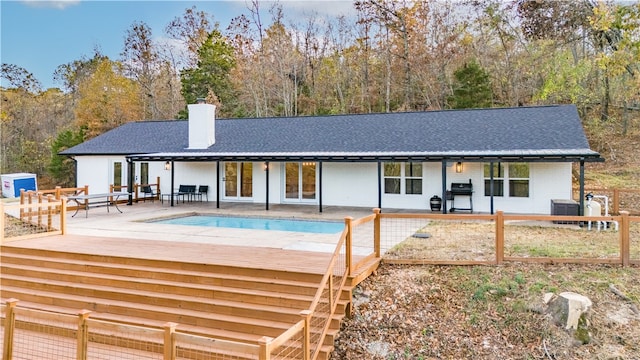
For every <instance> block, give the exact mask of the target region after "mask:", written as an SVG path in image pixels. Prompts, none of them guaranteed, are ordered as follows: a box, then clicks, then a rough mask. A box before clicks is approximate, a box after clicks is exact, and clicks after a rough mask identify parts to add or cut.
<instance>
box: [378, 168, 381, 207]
mask: <svg viewBox="0 0 640 360" xmlns="http://www.w3.org/2000/svg"><path fill="white" fill-rule="evenodd" d="M378 209H382V162H381V161H380V160H378Z"/></svg>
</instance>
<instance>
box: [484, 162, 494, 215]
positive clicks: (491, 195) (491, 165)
mask: <svg viewBox="0 0 640 360" xmlns="http://www.w3.org/2000/svg"><path fill="white" fill-rule="evenodd" d="M493 164H494V162H493V161H490V162H489V173H490V175H489V176H490V180H489V185H490V186H489V187H490V189H489V196H490V198H489V200H490V202H491V215H493ZM483 166H484V165H483Z"/></svg>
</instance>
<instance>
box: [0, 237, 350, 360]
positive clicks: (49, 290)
mask: <svg viewBox="0 0 640 360" xmlns="http://www.w3.org/2000/svg"><path fill="white" fill-rule="evenodd" d="M0 250H1V255H0V274H1V277H0V281H1V283H0V285H1V287H0V297H1V298H2V299H8V298H16V299H18V300H19V303H18V306H20V307H29V308H37V309H43V310H51V311H55V312H62V313H69V314H74V315H75V314H77V313H78V311H79V310H82V309H86V310H90V311H92V314H91V318H94V319H106V320H113V321H118V322H123V323H130V324H138V325H144V326H152V327H160V326H162V325H163V324H164V323H166V322H175V323H178V324H179V325H178V327H177V330H179V331H182V332H188V333H192V334H197V335H202V336H207V337H214V338H218V339H225V340H231V341H236V342H243V343H251V344H256V343H257V342H258V340H259V339H260V338H262V337H263V336H268V337H277V336H278V335H280V334H282V333H283V332H284V331H285V330H286V329H288V328H290V327H291V326H292V325H293V324H295V323H296V322H298V321H299V320H300V319H301V316H300V311H302V310H305V309H308V308H309V306H310V304H311V302H312V300H313V297H314V295H315V294H316V291H317V287H318V286H319V283H320V281H321V279H322V275H319V274H313V273H305V272H303V271H299V270H298V271H283V270H267V269H256V268H249V267H243V266H238V267H233V266H222V265H215V264H202V263H195V262H193V263H191V262H180V261H166V260H148V259H136V258H128V257H114V256H108V257H106V256H102V255H92V254H81V253H73V252H65V251H52V250H36V249H26V248H20V247H6V246H2V248H1V249H0ZM344 293H345V296H343V298H344V300H343V301H342V302H341V303H340V304H339V306H338V310H337V313H336V316H335V317H334V318H333V319H332V321H331V331H330V333H329V334H328V336H327V337H326V338H325V339H324V346H323V351H322V353H321V354H320V357H319V358H320V359H328V358H329V356H330V353H331V351H332V346H333V340H334V337H335V335H336V334H337V332H338V330H339V328H340V321H341V319H342V317H343V316H344V315H345V312H346V311H347V309H348V303H349V301H350V298H349V294H350V292H349V291H345V292H344Z"/></svg>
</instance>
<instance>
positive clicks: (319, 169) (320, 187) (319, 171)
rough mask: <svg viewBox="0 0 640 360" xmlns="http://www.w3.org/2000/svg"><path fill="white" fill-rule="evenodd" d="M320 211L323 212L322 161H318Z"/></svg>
mask: <svg viewBox="0 0 640 360" xmlns="http://www.w3.org/2000/svg"><path fill="white" fill-rule="evenodd" d="M318 200H319V201H318V206H319V207H320V208H319V209H318V211H319V212H322V161H318Z"/></svg>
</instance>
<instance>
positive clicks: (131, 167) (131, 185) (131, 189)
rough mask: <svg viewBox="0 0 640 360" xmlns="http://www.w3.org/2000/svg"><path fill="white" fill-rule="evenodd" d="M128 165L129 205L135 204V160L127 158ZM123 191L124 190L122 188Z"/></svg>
mask: <svg viewBox="0 0 640 360" xmlns="http://www.w3.org/2000/svg"><path fill="white" fill-rule="evenodd" d="M127 165H128V169H127V171H128V173H129V176H128V178H129V180H127V182H128V185H127V192H128V193H129V195H128V196H127V205H133V195H132V193H133V181H134V179H133V171H134V169H135V167H134V164H133V161H132V160H131V159H130V158H127ZM120 191H122V190H120Z"/></svg>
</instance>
